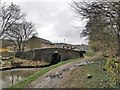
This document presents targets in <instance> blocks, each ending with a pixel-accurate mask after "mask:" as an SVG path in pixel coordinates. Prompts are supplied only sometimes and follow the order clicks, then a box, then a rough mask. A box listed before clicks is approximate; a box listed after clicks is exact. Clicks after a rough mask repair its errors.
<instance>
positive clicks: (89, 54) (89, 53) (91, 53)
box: [85, 51, 95, 57]
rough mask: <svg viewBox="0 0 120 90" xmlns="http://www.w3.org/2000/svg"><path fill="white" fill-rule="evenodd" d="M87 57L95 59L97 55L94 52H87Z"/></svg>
mask: <svg viewBox="0 0 120 90" xmlns="http://www.w3.org/2000/svg"><path fill="white" fill-rule="evenodd" d="M85 55H86V56H89V57H93V56H94V55H95V52H94V51H87V52H86V53H85Z"/></svg>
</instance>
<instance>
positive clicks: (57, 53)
mask: <svg viewBox="0 0 120 90" xmlns="http://www.w3.org/2000/svg"><path fill="white" fill-rule="evenodd" d="M84 53H85V51H75V50H71V49H65V48H44V49H35V50H29V51H25V52H19V53H16V57H19V58H23V59H28V60H36V61H37V60H44V61H46V62H48V63H49V64H56V63H58V62H60V61H64V60H68V59H73V58H79V57H83V54H84Z"/></svg>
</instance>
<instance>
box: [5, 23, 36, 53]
mask: <svg viewBox="0 0 120 90" xmlns="http://www.w3.org/2000/svg"><path fill="white" fill-rule="evenodd" d="M36 34H37V32H36V31H35V28H34V25H33V24H32V23H31V22H27V21H23V22H21V23H14V24H13V25H12V27H10V28H9V30H8V31H7V32H6V33H5V35H6V37H7V38H9V40H11V41H12V42H13V43H14V45H15V47H16V49H17V50H18V51H22V50H24V48H25V42H26V41H27V40H28V39H29V38H30V37H31V36H33V35H36Z"/></svg>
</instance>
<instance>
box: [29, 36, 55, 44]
mask: <svg viewBox="0 0 120 90" xmlns="http://www.w3.org/2000/svg"><path fill="white" fill-rule="evenodd" d="M33 38H35V39H37V40H39V41H41V42H43V43H46V44H52V45H53V43H52V42H50V41H49V40H46V39H43V38H40V37H37V36H32V37H31V38H30V39H29V40H31V39H33Z"/></svg>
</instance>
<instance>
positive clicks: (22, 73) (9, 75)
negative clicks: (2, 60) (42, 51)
mask: <svg viewBox="0 0 120 90" xmlns="http://www.w3.org/2000/svg"><path fill="white" fill-rule="evenodd" d="M36 71H37V69H21V70H20V69H15V70H9V71H2V72H1V74H2V75H0V82H2V88H7V87H10V86H12V85H15V84H16V83H17V82H19V81H21V80H23V79H25V78H26V77H28V76H29V75H31V74H33V73H35V72H36Z"/></svg>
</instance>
